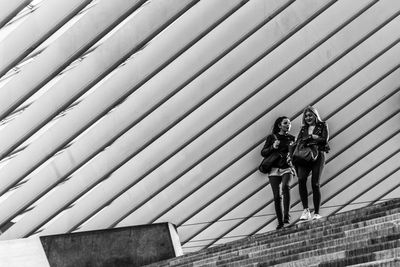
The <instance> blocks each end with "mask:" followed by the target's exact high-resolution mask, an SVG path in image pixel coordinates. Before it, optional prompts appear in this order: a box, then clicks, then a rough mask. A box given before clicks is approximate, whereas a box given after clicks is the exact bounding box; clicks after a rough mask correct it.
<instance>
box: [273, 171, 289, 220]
mask: <svg viewBox="0 0 400 267" xmlns="http://www.w3.org/2000/svg"><path fill="white" fill-rule="evenodd" d="M291 180H292V174H290V173H286V174H284V175H282V176H269V183H270V184H271V188H272V193H273V195H274V204H275V212H276V217H277V219H278V223H279V224H283V219H284V218H285V219H289V209H290V187H289V184H290V181H291ZM281 192H282V194H281ZM282 195H283V211H284V212H283V213H282Z"/></svg>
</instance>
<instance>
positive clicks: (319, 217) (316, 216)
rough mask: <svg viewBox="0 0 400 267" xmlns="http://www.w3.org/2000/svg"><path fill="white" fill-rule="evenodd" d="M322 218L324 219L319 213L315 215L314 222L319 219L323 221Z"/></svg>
mask: <svg viewBox="0 0 400 267" xmlns="http://www.w3.org/2000/svg"><path fill="white" fill-rule="evenodd" d="M321 218H322V216H321V215H319V214H318V213H315V214H314V216H313V218H312V219H313V220H319V219H321Z"/></svg>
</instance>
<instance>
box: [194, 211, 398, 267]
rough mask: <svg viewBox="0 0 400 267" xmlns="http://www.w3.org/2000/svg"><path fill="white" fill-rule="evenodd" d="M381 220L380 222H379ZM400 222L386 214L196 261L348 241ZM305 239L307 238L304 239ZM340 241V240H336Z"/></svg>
mask: <svg viewBox="0 0 400 267" xmlns="http://www.w3.org/2000/svg"><path fill="white" fill-rule="evenodd" d="M378 221H379V223H378ZM399 223H400V213H398V214H394V215H389V216H385V217H382V218H378V219H372V220H370V222H365V223H364V225H365V226H364V225H363V226H361V227H359V226H358V225H357V228H354V229H353V227H351V226H347V227H346V228H344V229H342V231H339V232H338V233H336V232H335V233H333V234H327V233H328V231H327V232H322V231H321V232H319V233H318V235H317V234H313V235H311V234H310V235H305V236H301V238H298V239H296V238H294V237H290V236H287V237H286V238H285V239H284V240H281V241H280V242H273V243H268V242H267V243H265V244H264V243H263V242H260V243H258V244H257V245H255V246H252V247H247V248H237V250H235V251H231V252H224V253H219V254H215V255H209V256H208V257H207V259H201V260H197V261H194V262H196V263H199V264H203V263H211V262H216V261H218V260H219V261H223V260H225V261H229V260H230V259H231V258H236V257H238V256H241V257H243V256H242V255H244V254H250V255H256V253H259V254H260V253H261V254H262V253H275V252H276V251H289V250H290V249H292V248H298V247H301V248H303V249H304V248H305V246H312V245H315V244H318V243H321V242H325V243H327V244H328V243H329V242H331V241H332V240H339V238H341V239H340V240H342V241H341V242H346V241H348V240H351V238H354V237H357V238H360V237H361V236H362V234H365V233H371V232H376V231H377V230H379V229H386V228H390V227H393V226H394V225H397V226H398V225H399ZM304 239H305V240H304ZM336 242H339V241H336Z"/></svg>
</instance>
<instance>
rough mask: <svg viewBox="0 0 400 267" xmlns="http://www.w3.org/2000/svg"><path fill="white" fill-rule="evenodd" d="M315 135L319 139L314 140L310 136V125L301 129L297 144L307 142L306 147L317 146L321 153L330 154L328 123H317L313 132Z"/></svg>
mask: <svg viewBox="0 0 400 267" xmlns="http://www.w3.org/2000/svg"><path fill="white" fill-rule="evenodd" d="M313 134H315V135H318V136H319V138H317V139H313V138H312V137H311V135H309V134H308V125H304V126H302V127H301V129H300V132H299V134H298V136H297V142H305V144H306V145H314V144H316V145H317V147H318V150H319V151H324V152H329V150H330V147H329V144H328V141H329V130H328V124H327V123H326V122H317V123H316V124H315V128H314V130H313Z"/></svg>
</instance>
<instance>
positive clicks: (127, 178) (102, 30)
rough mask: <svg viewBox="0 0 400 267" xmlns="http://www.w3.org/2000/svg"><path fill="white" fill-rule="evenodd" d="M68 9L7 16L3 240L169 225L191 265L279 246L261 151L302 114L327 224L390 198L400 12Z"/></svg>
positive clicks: (196, 3) (254, 6)
mask: <svg viewBox="0 0 400 267" xmlns="http://www.w3.org/2000/svg"><path fill="white" fill-rule="evenodd" d="M58 2H59V1H55V0H43V1H11V2H10V1H0V25H1V29H0V61H1V63H0V74H1V77H0V118H1V119H2V121H1V124H0V155H1V156H0V157H1V161H0V194H1V196H0V225H1V228H0V229H1V231H2V232H3V233H2V234H1V235H0V239H2V240H7V239H13V238H20V237H27V236H32V235H48V234H56V233H68V232H77V231H86V230H95V229H107V228H113V227H122V226H130V225H137V224H147V223H156V222H165V221H169V222H172V223H174V224H176V225H177V226H178V231H179V234H180V238H181V241H182V243H183V244H184V247H183V248H184V250H185V252H191V251H196V250H199V249H201V248H206V247H209V246H214V245H217V244H221V243H224V242H227V241H231V240H234V239H238V238H241V237H244V236H248V235H253V234H256V233H261V232H265V231H269V230H272V229H274V228H275V222H274V208H273V200H272V196H271V195H272V192H271V189H270V188H269V182H268V179H267V178H266V177H265V176H264V175H262V174H260V173H258V172H257V165H258V164H259V162H260V160H261V158H260V154H259V153H260V149H261V147H262V144H263V141H264V138H265V136H266V134H267V133H268V132H269V131H270V128H271V125H272V123H273V121H274V120H275V118H276V117H277V116H280V115H287V116H289V117H290V118H291V119H292V121H293V129H292V132H293V134H296V133H297V131H298V129H299V126H300V121H301V112H302V110H303V108H304V107H305V106H307V105H309V104H311V105H314V106H316V107H317V108H318V109H319V110H320V112H321V114H322V117H323V118H324V119H325V120H327V121H328V123H329V128H330V134H331V141H330V142H331V147H332V151H331V152H330V153H329V154H328V155H327V164H326V167H325V172H324V175H323V177H322V180H321V186H322V197H323V198H322V202H323V205H322V211H321V212H322V214H323V215H329V214H334V213H336V212H339V211H343V210H349V209H352V208H356V207H362V206H366V205H369V204H370V203H373V202H376V201H379V200H382V199H387V198H391V197H396V196H397V194H398V192H399V184H398V182H397V180H396V179H397V177H398V172H399V164H398V162H399V160H398V157H399V149H400V139H399V125H400V123H399V122H400V115H399V111H400V110H399V103H400V90H399V86H398V85H399V82H400V81H399V79H400V72H399V71H400V70H399V66H400V59H399V58H400V57H399V54H400V44H399V41H400V31H399V30H398V29H399V27H400V17H399V14H400V3H399V2H398V1H395V0H380V1H378V0H367V1H365V0H355V1H346V0H339V1H335V0H322V1H321V0H302V1H299V0H298V1H292V0H247V1H245V0H229V1H228V0H217V1H215V0H184V1H182V0H151V1H144V0H143V1H139V0H138V1H122V0H121V1H119V0H116V1H107V0H97V1H89V0H88V1H62V4H58ZM291 191H292V210H293V212H292V214H293V217H294V218H295V217H297V216H298V215H299V212H300V211H301V204H300V200H299V194H298V188H297V180H296V179H294V181H293V185H292V190H291ZM311 198H312V196H311V195H310V199H311ZM311 203H312V201H311Z"/></svg>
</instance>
